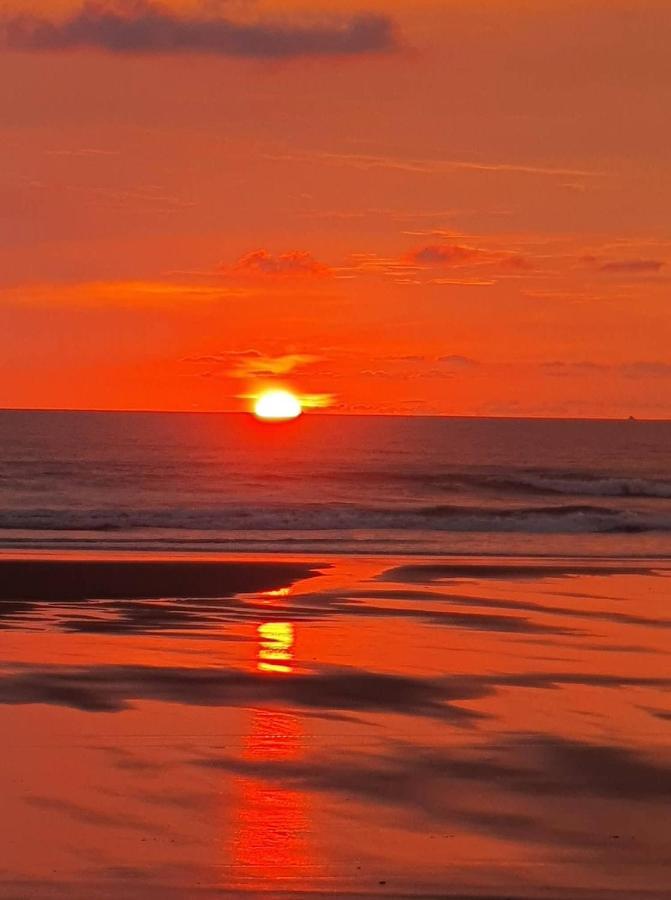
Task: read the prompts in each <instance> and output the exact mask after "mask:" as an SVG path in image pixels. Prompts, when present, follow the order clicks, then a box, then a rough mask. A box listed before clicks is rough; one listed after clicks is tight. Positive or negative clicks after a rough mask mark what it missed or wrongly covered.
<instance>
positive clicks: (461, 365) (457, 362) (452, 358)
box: [438, 354, 480, 369]
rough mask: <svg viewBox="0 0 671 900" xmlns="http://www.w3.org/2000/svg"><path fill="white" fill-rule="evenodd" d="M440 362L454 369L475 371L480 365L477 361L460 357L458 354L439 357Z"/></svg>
mask: <svg viewBox="0 0 671 900" xmlns="http://www.w3.org/2000/svg"><path fill="white" fill-rule="evenodd" d="M438 362H439V363H443V364H444V365H446V366H450V368H452V369H475V368H477V367H478V366H479V365H480V363H479V362H478V361H477V359H471V358H470V357H468V356H459V355H457V354H451V355H449V356H439V357H438Z"/></svg>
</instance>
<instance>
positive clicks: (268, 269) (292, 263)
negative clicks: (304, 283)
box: [221, 250, 333, 278]
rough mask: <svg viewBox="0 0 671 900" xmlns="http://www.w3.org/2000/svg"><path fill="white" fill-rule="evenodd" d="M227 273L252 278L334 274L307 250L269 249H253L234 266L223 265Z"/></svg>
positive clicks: (325, 275) (316, 276)
mask: <svg viewBox="0 0 671 900" xmlns="http://www.w3.org/2000/svg"><path fill="white" fill-rule="evenodd" d="M221 271H222V272H223V273H224V274H226V275H242V276H245V277H252V278H305V277H308V278H310V277H311V278H328V277H329V276H331V275H332V274H333V271H332V270H331V269H330V268H329V266H327V265H324V264H323V263H320V262H318V261H317V260H316V259H315V258H314V256H313V255H312V254H311V253H308V252H307V251H305V250H291V251H289V252H288V253H280V254H272V253H269V252H268V250H253V251H252V252H251V253H246V254H245V255H244V256H241V257H240V259H238V260H237V262H235V263H234V264H233V265H232V266H222V268H221Z"/></svg>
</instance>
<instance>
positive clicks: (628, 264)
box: [599, 259, 666, 275]
mask: <svg viewBox="0 0 671 900" xmlns="http://www.w3.org/2000/svg"><path fill="white" fill-rule="evenodd" d="M665 265H666V263H665V262H664V261H663V260H659V259H623V260H614V261H612V262H606V263H603V264H602V265H600V266H599V269H600V271H601V272H615V273H617V272H625V273H629V274H630V275H650V274H654V273H655V272H659V271H660V270H661V269H663V268H664V266H665Z"/></svg>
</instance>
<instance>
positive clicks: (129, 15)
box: [0, 0, 397, 59]
mask: <svg viewBox="0 0 671 900" xmlns="http://www.w3.org/2000/svg"><path fill="white" fill-rule="evenodd" d="M0 34H1V35H2V43H3V45H4V46H5V47H6V48H8V49H12V50H22V51H33V52H56V51H66V50H80V49H93V50H102V51H105V52H108V53H115V54H176V53H184V54H187V53H195V54H210V55H216V56H232V57H248V58H252V59H291V58H294V57H304V56H355V55H360V54H366V53H379V52H384V51H387V50H392V49H393V48H394V47H395V46H396V45H397V41H396V36H395V30H394V25H393V23H392V21H391V20H390V19H389V18H388V17H387V16H381V15H373V14H365V13H362V14H359V15H355V16H351V17H348V18H343V19H338V20H331V21H329V22H325V23H308V24H301V23H293V24H292V23H290V22H279V21H269V22H253V23H242V22H236V21H233V20H231V19H227V18H224V17H221V16H216V17H213V16H207V15H197V14H196V15H190V16H187V15H176V14H175V13H174V12H172V11H171V10H170V9H167V8H166V7H164V6H162V5H160V4H157V3H152V2H145V0H138V2H131V0H127V2H122V3H118V2H106V0H103V2H97V0H89V2H86V3H84V4H83V5H82V6H81V7H80V8H79V9H78V10H77V11H76V12H74V13H72V14H71V15H70V16H69V17H67V18H65V19H61V20H58V21H54V20H52V19H48V18H45V17H41V16H32V15H21V16H9V17H5V18H4V19H3V20H0Z"/></svg>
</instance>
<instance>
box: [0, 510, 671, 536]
mask: <svg viewBox="0 0 671 900" xmlns="http://www.w3.org/2000/svg"><path fill="white" fill-rule="evenodd" d="M0 529H2V530H20V531H95V532H104V531H110V532H114V531H130V530H136V529H152V530H154V529H159V530H163V529H170V530H171V531H200V532H212V531H227V532H229V531H235V532H252V531H297V532H312V531H348V532H352V531H377V530H413V531H443V532H517V533H530V534H553V533H556V534H562V533H563V534H599V533H601V534H604V533H618V532H619V533H628V532H630V533H636V532H647V531H662V532H667V531H671V514H669V515H664V514H659V513H657V512H646V511H641V510H622V509H614V508H609V507H606V506H597V505H579V504H570V505H562V506H559V505H558V506H526V507H521V508H520V507H492V506H488V507H480V506H450V505H437V506H415V507H396V508H390V507H372V506H370V507H363V506H356V505H350V504H340V505H328V506H327V505H318V504H296V505H293V506H288V505H279V504H278V505H265V506H253V507H252V506H242V505H239V504H238V505H233V504H224V505H220V506H217V507H213V508H207V509H204V508H177V507H170V508H154V509H134V510H130V509H120V508H111V509H85V510H57V509H23V510H18V509H15V510H4V511H3V512H1V513H0Z"/></svg>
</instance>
